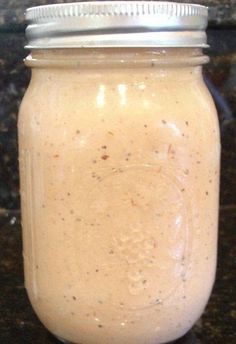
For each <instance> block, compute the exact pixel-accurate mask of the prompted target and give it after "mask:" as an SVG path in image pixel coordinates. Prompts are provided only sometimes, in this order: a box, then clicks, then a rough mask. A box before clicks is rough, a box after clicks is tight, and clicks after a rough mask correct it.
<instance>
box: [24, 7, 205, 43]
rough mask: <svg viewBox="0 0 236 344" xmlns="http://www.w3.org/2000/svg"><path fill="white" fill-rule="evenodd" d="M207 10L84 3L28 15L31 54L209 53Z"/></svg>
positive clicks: (38, 9) (41, 9)
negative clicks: (86, 50)
mask: <svg viewBox="0 0 236 344" xmlns="http://www.w3.org/2000/svg"><path fill="white" fill-rule="evenodd" d="M207 19H208V8H207V7H206V6H202V5H198V4H187V3H178V2H168V1H99V2H97V1H86V2H85V1H82V2H74V3H63V4H51V5H43V6H37V7H31V8H29V9H27V11H26V20H27V21H28V22H29V25H28V26H27V29H26V36H27V39H28V45H27V46H26V47H27V48H30V49H38V48H42V49H44V48H74V47H116V46H117V47H122V46H124V47H127V46H130V47H133V46H135V47H149V46H155V47H182V46H184V47H206V46H207V42H206V34H205V30H206V27H207Z"/></svg>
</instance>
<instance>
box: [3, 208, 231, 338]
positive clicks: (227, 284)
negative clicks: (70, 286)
mask: <svg viewBox="0 0 236 344" xmlns="http://www.w3.org/2000/svg"><path fill="white" fill-rule="evenodd" d="M19 219H20V217H19V212H14V211H11V212H6V211H3V212H1V213H0V231H1V236H0V247H1V250H0V283H1V294H0V295H1V297H0V343H1V344H56V343H59V342H58V341H57V340H56V339H55V338H54V337H53V336H51V335H50V334H49V333H48V331H47V330H46V329H45V328H44V327H43V325H42V324H41V323H40V322H39V320H38V319H37V317H36V315H35V314H34V312H33V310H32V308H31V306H30V303H29V301H28V298H27V296H26V292H25V289H24V282H23V268H22V255H21V251H22V248H21V231H20V220H19ZM219 228H220V230H219V234H220V238H219V261H218V270H217V278H216V284H215V287H214V290H213V294H212V296H211V299H210V302H209V304H208V306H207V309H206V311H205V313H204V315H203V317H202V318H201V319H200V320H199V321H198V323H197V324H196V325H195V326H194V328H193V329H192V330H191V331H190V332H189V333H188V334H187V335H186V336H185V337H183V338H182V339H180V340H178V341H177V342H175V343H176V344H220V343H225V344H234V343H236V328H235V324H236V287H235V281H236V270H235V257H236V240H235V239H236V236H235V228H236V206H235V207H234V206H226V207H222V208H221V211H220V226H219ZM203 283H204V281H203ZM111 344H112V343H111Z"/></svg>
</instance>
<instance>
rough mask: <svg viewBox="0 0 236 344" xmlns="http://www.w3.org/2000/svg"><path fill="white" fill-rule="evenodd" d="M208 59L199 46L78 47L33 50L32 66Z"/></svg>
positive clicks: (183, 63) (174, 63)
mask: <svg viewBox="0 0 236 344" xmlns="http://www.w3.org/2000/svg"><path fill="white" fill-rule="evenodd" d="M207 62H208V57H207V56H205V55H204V54H203V52H202V49H199V48H128V49H127V48H93V49H92V48H89V49H88V48H77V49H48V50H34V51H32V53H31V54H30V55H29V56H28V57H27V58H26V60H25V63H26V65H27V66H29V67H33V68H37V67H39V68H40V67H50V68H51V67H68V68H86V67H87V68H88V67H91V68H93V67H94V68H111V67H116V68H119V67H120V68H126V67H132V68H134V67H143V68H147V67H158V66H160V67H161V68H168V67H172V68H173V67H191V66H193V67H196V66H201V65H202V64H205V63H207Z"/></svg>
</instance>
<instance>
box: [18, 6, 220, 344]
mask: <svg viewBox="0 0 236 344" xmlns="http://www.w3.org/2000/svg"><path fill="white" fill-rule="evenodd" d="M83 14H84V15H83ZM94 14H96V15H94ZM27 18H28V20H30V21H31V23H30V25H29V27H28V29H27V34H28V39H29V45H28V48H30V49H31V51H32V53H31V54H30V55H29V56H28V57H27V59H26V64H27V66H29V67H31V68H32V79H31V82H30V85H29V88H28V90H27V92H26V95H25V97H24V99H23V102H22V105H21V108H20V115H19V154H20V158H19V159H20V178H21V202H22V223H23V245H24V267H25V283H26V289H27V292H28V295H29V298H30V301H31V303H32V306H33V308H34V310H35V312H36V313H37V315H38V317H39V318H40V320H41V321H42V323H43V324H44V325H45V326H46V327H47V328H48V329H49V330H50V331H51V332H52V333H53V334H54V335H55V336H57V337H58V338H60V339H61V340H62V341H63V340H64V341H65V342H71V343H76V344H78V343H83V344H87V343H88V344H111V343H112V344H123V343H127V344H134V343H135V344H144V343H145V344H154V343H155V344H157V343H166V342H168V341H171V340H174V339H176V338H178V337H180V336H182V335H184V334H185V333H186V332H187V331H188V330H189V329H190V328H191V327H192V326H193V324H194V323H195V322H196V320H197V319H198V318H199V317H200V316H201V314H202V312H203V310H204V307H205V306H206V303H207V301H208V298H209V295H210V293H211V290H212V285H213V282H214V277H215V268H216V252H217V222H218V195H219V158H220V143H219V128H218V120H217V114H216V110H215V106H214V104H213V101H212V98H211V96H210V94H209V91H208V89H207V87H206V85H205V83H204V81H203V77H202V64H204V63H205V62H207V61H208V58H207V57H206V56H204V55H203V53H202V48H204V47H205V46H206V35H205V27H206V24H207V10H206V8H205V7H202V6H197V5H186V4H185V5H184V4H174V3H171V4H170V3H162V2H161V3H158V2H156V3H155V2H154V3H153V2H145V4H143V3H142V2H133V3H131V2H127V1H126V2H123V3H121V2H119V3H114V2H113V3H111V2H106V3H103V2H101V3H99V4H96V3H76V4H66V5H56V6H43V7H39V8H33V9H30V10H28V12H27ZM94 28H95V29H94Z"/></svg>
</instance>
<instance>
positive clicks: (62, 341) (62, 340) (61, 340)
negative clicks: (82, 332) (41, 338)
mask: <svg viewBox="0 0 236 344" xmlns="http://www.w3.org/2000/svg"><path fill="white" fill-rule="evenodd" d="M55 337H56V338H57V339H58V340H59V341H60V342H61V343H64V344H75V343H72V342H68V341H67V340H65V339H63V338H60V337H57V336H55Z"/></svg>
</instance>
